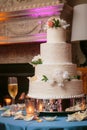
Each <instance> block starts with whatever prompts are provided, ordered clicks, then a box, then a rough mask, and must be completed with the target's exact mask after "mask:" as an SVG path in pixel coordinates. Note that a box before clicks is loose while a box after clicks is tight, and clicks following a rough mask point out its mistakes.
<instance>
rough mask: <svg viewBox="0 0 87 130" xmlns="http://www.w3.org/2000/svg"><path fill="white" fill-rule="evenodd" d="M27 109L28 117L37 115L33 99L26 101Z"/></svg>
mask: <svg viewBox="0 0 87 130" xmlns="http://www.w3.org/2000/svg"><path fill="white" fill-rule="evenodd" d="M25 109H26V115H27V116H32V115H34V113H35V103H34V100H33V99H29V98H27V99H25Z"/></svg>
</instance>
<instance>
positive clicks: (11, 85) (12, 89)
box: [8, 77, 18, 104]
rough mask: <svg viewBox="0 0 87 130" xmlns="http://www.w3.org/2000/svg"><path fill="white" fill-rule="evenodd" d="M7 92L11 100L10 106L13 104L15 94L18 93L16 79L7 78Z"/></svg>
mask: <svg viewBox="0 0 87 130" xmlns="http://www.w3.org/2000/svg"><path fill="white" fill-rule="evenodd" d="M8 92H9V95H10V96H11V98H12V104H14V103H15V97H16V96H17V93H18V82H17V77H9V78H8Z"/></svg>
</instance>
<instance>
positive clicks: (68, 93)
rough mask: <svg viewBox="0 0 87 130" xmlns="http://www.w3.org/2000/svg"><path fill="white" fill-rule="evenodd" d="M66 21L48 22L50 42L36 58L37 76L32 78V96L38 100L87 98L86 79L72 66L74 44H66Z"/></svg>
mask: <svg viewBox="0 0 87 130" xmlns="http://www.w3.org/2000/svg"><path fill="white" fill-rule="evenodd" d="M67 26H68V24H67V23H66V21H64V20H62V19H60V18H56V17H52V18H50V19H48V21H47V42H46V43H42V44H40V55H38V56H35V57H34V58H33V59H32V64H33V65H35V75H34V76H33V77H30V78H29V79H30V84H29V93H28V95H29V97H31V98H36V99H59V98H60V99H63V98H76V97H81V96H82V95H83V88H82V86H83V85H82V80H81V79H80V73H77V66H76V64H73V63H72V53H71V44H70V43H66V27H67Z"/></svg>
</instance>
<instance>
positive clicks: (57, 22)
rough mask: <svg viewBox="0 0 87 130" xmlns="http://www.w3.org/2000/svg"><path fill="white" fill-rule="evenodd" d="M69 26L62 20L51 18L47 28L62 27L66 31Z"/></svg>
mask: <svg viewBox="0 0 87 130" xmlns="http://www.w3.org/2000/svg"><path fill="white" fill-rule="evenodd" d="M68 26H70V24H67V22H66V21H65V20H63V19H61V18H59V17H58V18H56V17H51V18H49V19H48V21H47V28H53V27H55V28H57V27H61V28H64V29H66V28H67V27H68Z"/></svg>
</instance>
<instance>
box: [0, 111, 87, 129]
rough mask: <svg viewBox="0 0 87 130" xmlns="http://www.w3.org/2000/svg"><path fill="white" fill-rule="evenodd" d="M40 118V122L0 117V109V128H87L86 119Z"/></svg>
mask: <svg viewBox="0 0 87 130" xmlns="http://www.w3.org/2000/svg"><path fill="white" fill-rule="evenodd" d="M41 119H42V122H37V121H36V120H32V121H24V120H14V118H13V117H1V111H0V130H87V120H84V121H73V122H67V121H66V119H67V117H58V118H57V119H56V120H55V121H46V120H44V119H43V117H41Z"/></svg>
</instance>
